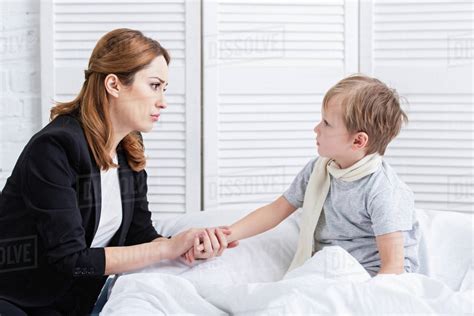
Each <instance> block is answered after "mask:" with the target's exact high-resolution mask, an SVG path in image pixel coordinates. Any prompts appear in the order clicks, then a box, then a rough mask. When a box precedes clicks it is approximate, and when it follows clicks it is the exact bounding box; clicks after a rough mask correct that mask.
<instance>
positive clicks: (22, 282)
mask: <svg viewBox="0 0 474 316" xmlns="http://www.w3.org/2000/svg"><path fill="white" fill-rule="evenodd" d="M169 61H170V57H169V55H168V52H167V51H166V50H165V49H164V48H163V47H161V45H160V44H159V43H158V42H157V41H155V40H152V39H150V38H147V37H145V36H143V34H142V33H141V32H139V31H134V30H129V29H118V30H114V31H112V32H110V33H108V34H106V35H105V36H103V37H102V38H101V39H100V40H99V42H98V43H97V45H96V47H95V48H94V50H93V52H92V55H91V57H90V60H89V68H88V69H87V70H86V71H85V82H84V84H83V87H82V89H81V91H80V93H79V95H78V96H77V98H76V99H75V100H73V101H71V102H66V103H58V104H57V105H56V106H55V107H53V108H52V110H51V119H52V121H51V122H50V123H49V124H48V125H47V126H46V127H45V128H43V129H42V130H41V131H39V132H38V133H37V134H36V135H34V136H33V137H32V139H31V140H30V141H29V142H28V144H27V145H26V147H25V148H24V150H23V152H22V153H21V155H20V157H19V159H18V161H17V163H16V165H15V167H14V169H13V172H12V175H11V177H10V178H8V180H7V183H6V185H5V187H4V189H3V191H2V193H1V195H0V240H1V241H3V243H2V245H0V255H2V253H3V260H2V257H1V256H0V272H1V273H0V314H2V315H6V314H7V311H10V312H16V313H17V314H18V315H24V314H25V313H23V311H24V312H26V313H27V314H28V315H30V314H31V315H40V314H44V315H54V314H68V315H82V314H87V313H89V312H90V311H91V309H92V307H93V305H94V303H95V300H96V298H97V296H98V294H99V292H100V290H101V288H102V286H103V284H104V282H105V279H106V276H107V275H111V274H118V273H122V272H127V271H132V270H135V269H140V268H142V267H145V266H147V265H150V264H153V263H156V262H158V261H160V260H164V259H175V258H178V257H180V256H181V255H183V254H184V253H186V252H187V251H188V250H189V249H191V248H192V247H193V245H194V244H200V243H202V244H203V245H204V247H203V246H200V247H201V248H200V249H199V250H195V251H197V252H198V255H199V256H200V258H210V257H212V256H215V255H220V253H221V252H222V251H223V250H224V249H225V248H226V247H227V246H228V245H227V242H226V238H225V235H224V234H229V233H230V231H229V230H228V229H227V228H218V229H212V230H211V229H207V230H206V229H190V230H188V231H185V232H182V233H180V234H177V235H176V236H174V237H172V238H169V239H168V238H163V237H162V236H161V235H159V234H158V233H157V232H156V231H155V229H154V228H153V226H152V223H151V213H150V211H149V210H148V202H147V197H146V194H147V185H146V178H147V175H146V172H145V170H144V167H145V156H144V148H143V143H142V139H141V136H140V132H149V131H150V130H151V129H152V127H153V122H156V121H157V120H158V118H159V116H160V111H161V110H162V109H165V108H166V104H165V100H164V97H163V93H164V91H165V90H166V85H167V84H168V64H169ZM230 246H234V245H230ZM203 248H204V249H203ZM200 250H201V251H200ZM2 251H3V252H2ZM5 254H6V255H5ZM2 308H3V313H2Z"/></svg>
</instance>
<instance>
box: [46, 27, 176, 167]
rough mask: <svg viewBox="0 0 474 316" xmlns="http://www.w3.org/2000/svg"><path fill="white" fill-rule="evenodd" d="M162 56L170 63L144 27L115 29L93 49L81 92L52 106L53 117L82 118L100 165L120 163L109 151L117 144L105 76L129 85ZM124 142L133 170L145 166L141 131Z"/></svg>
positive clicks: (92, 149)
mask: <svg viewBox="0 0 474 316" xmlns="http://www.w3.org/2000/svg"><path fill="white" fill-rule="evenodd" d="M158 56H163V57H164V58H165V60H166V63H167V64H169V62H170V56H169V54H168V52H167V51H166V49H164V48H163V47H162V46H161V45H160V43H158V42H157V41H155V40H153V39H151V38H148V37H146V36H144V35H143V34H142V33H141V32H140V31H136V30H131V29H125V28H122V29H116V30H113V31H111V32H109V33H107V34H105V35H104V36H103V37H102V38H101V39H100V40H99V41H98V42H97V44H96V46H95V48H94V50H93V51H92V55H91V57H90V59H89V67H88V69H87V70H85V81H84V84H83V86H82V89H81V91H80V92H79V94H78V96H77V97H76V98H75V99H74V100H72V101H70V102H57V103H56V105H55V106H54V107H53V108H52V109H51V114H50V119H51V120H53V119H54V118H56V117H57V116H58V115H64V114H72V115H75V116H76V117H77V118H78V119H79V121H80V122H81V124H82V127H83V129H84V134H85V136H86V139H87V143H88V144H89V148H90V149H91V151H92V154H93V156H94V159H95V161H96V163H97V165H98V166H99V167H100V169H104V170H108V169H109V168H110V167H117V165H116V164H114V163H113V161H112V158H111V157H110V155H109V153H110V151H111V150H112V146H113V144H112V134H113V130H112V123H111V120H110V115H109V101H108V99H107V91H106V89H105V83H104V81H105V78H106V77H107V75H108V74H115V75H116V76H117V77H118V78H119V80H120V82H121V83H122V84H124V85H127V86H129V85H131V84H132V83H133V80H134V77H135V73H136V72H138V71H140V70H141V69H143V68H145V67H146V66H148V65H149V64H150V63H151V62H152V61H153V59H155V58H156V57H158ZM121 145H122V148H123V150H124V151H125V154H126V156H127V161H128V164H129V165H130V167H131V168H132V170H134V171H140V170H143V169H144V168H145V164H146V160H145V152H144V147H143V142H142V140H141V136H140V135H139V133H138V132H131V133H130V134H128V135H127V136H125V137H124V138H123V139H122V141H121Z"/></svg>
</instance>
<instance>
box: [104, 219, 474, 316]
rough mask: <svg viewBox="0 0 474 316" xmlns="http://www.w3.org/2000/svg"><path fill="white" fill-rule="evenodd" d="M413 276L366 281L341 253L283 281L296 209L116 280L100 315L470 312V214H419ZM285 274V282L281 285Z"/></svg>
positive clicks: (167, 229)
mask: <svg viewBox="0 0 474 316" xmlns="http://www.w3.org/2000/svg"><path fill="white" fill-rule="evenodd" d="M244 214H245V213H244V212H224V211H222V212H202V213H196V214H188V215H184V216H182V217H179V218H176V219H172V220H166V221H163V222H160V223H159V224H158V226H157V230H158V231H159V232H161V233H162V234H164V235H172V234H175V233H176V232H179V231H182V230H184V229H186V228H189V227H203V226H217V225H224V224H230V223H232V222H234V221H235V220H236V219H238V218H240V217H242V216H243V215H244ZM417 214H418V218H419V220H420V225H421V228H422V233H423V237H422V241H421V243H420V259H421V270H420V273H418V274H414V273H407V274H402V275H398V276H396V275H383V276H377V277H375V278H370V277H369V275H368V274H367V273H366V272H365V270H364V269H363V268H362V267H361V266H360V265H359V263H358V262H357V261H356V260H355V259H354V258H353V257H351V256H350V255H349V254H348V253H347V252H345V251H344V250H343V249H341V248H339V247H328V248H325V249H324V250H322V251H320V252H318V253H317V254H316V255H315V256H313V258H311V260H309V261H308V262H307V263H306V264H305V265H304V266H302V267H300V268H298V269H296V270H294V271H293V272H292V273H290V274H288V275H287V276H285V277H284V274H285V272H286V270H287V268H288V266H289V264H290V261H291V259H292V257H293V254H294V250H295V245H296V240H297V236H298V224H297V223H298V216H299V215H300V212H296V213H295V214H294V215H292V216H291V217H290V218H288V219H287V220H286V221H284V222H283V223H281V224H280V225H279V226H278V227H276V228H275V229H273V230H271V231H268V232H267V233H265V234H262V235H259V236H255V237H253V238H250V239H248V240H244V241H241V244H240V245H239V246H238V247H237V248H235V249H229V250H227V251H226V252H225V253H224V254H223V256H222V257H219V258H215V259H212V260H209V261H201V262H199V263H198V264H197V265H195V266H193V267H189V266H187V265H186V264H184V263H183V262H179V261H173V262H163V263H160V264H156V265H154V266H151V267H148V268H146V269H143V270H140V271H136V272H135V273H129V274H125V275H121V276H120V277H118V278H117V279H116V280H115V283H114V285H113V286H112V287H111V289H110V290H109V299H108V301H107V303H106V304H105V306H104V308H103V309H102V313H101V315H161V314H166V315H168V314H202V315H225V314H232V315H234V314H245V315H252V314H256V315H288V314H305V315H306V314H323V313H324V314H327V313H330V314H343V313H344V314H347V313H350V314H364V315H365V314H383V313H397V314H414V313H422V314H427V313H439V314H449V315H454V314H459V315H465V314H473V313H474V310H473V297H474V283H473V277H472V276H473V270H474V266H473V260H472V259H473V250H474V247H473V242H474V234H473V215H471V214H461V213H454V212H435V211H423V210H418V211H417ZM283 277H284V279H282V278H283Z"/></svg>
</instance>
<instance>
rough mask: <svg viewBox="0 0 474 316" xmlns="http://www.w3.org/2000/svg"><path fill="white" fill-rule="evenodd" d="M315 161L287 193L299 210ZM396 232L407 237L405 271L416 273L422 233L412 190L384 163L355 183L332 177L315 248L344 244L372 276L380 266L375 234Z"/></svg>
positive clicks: (313, 160)
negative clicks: (420, 232)
mask: <svg viewBox="0 0 474 316" xmlns="http://www.w3.org/2000/svg"><path fill="white" fill-rule="evenodd" d="M316 160H317V158H315V159H312V160H311V161H310V162H309V163H308V164H306V166H305V167H304V168H303V170H301V171H300V173H299V174H298V175H297V176H296V178H295V179H294V180H293V183H292V184H291V185H290V187H289V188H288V189H287V190H286V191H285V193H283V196H284V197H285V198H286V199H287V200H288V202H290V204H292V205H293V206H294V207H296V208H300V207H302V206H303V201H304V194H305V191H306V186H307V185H308V181H309V178H310V176H311V173H312V172H313V167H314V164H315V162H316ZM396 231H402V232H403V235H404V243H405V247H404V250H405V253H404V255H405V271H407V272H416V271H417V270H418V241H419V238H420V236H419V224H418V221H417V219H416V216H415V205H414V196H413V192H412V191H411V189H410V188H409V187H408V186H407V185H406V184H405V183H404V182H403V181H401V180H400V179H399V178H398V176H397V174H396V173H395V171H394V170H393V169H392V168H391V167H390V166H389V165H388V164H387V163H386V162H385V161H383V162H382V164H381V166H380V168H379V169H378V170H377V171H376V172H374V173H372V174H370V175H368V176H366V177H364V178H362V179H359V180H357V181H353V182H345V181H343V180H340V179H335V178H333V177H332V176H331V185H330V189H329V193H328V195H327V197H326V200H325V202H324V206H323V212H322V213H321V216H320V218H319V221H318V225H317V226H316V230H315V233H314V251H318V250H321V249H322V248H323V247H325V246H340V247H342V248H343V249H345V250H346V251H347V252H349V253H350V254H351V255H352V256H353V257H355V258H356V259H357V260H358V261H359V262H360V264H361V265H362V266H363V267H364V268H365V269H366V270H367V272H369V274H370V275H372V276H373V275H375V274H377V272H378V271H379V269H380V256H379V253H378V248H377V244H376V241H375V236H378V235H383V234H387V233H392V232H396Z"/></svg>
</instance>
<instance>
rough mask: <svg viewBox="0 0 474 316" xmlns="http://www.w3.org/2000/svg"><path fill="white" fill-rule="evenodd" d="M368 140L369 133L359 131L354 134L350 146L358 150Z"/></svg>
mask: <svg viewBox="0 0 474 316" xmlns="http://www.w3.org/2000/svg"><path fill="white" fill-rule="evenodd" d="M368 142H369V135H367V133H365V132H359V133H357V134H355V137H354V141H353V143H352V148H353V149H354V150H359V149H363V148H365V147H367V144H368Z"/></svg>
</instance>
